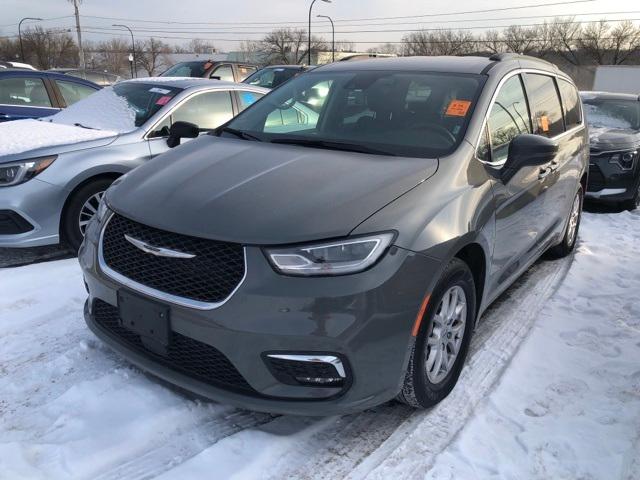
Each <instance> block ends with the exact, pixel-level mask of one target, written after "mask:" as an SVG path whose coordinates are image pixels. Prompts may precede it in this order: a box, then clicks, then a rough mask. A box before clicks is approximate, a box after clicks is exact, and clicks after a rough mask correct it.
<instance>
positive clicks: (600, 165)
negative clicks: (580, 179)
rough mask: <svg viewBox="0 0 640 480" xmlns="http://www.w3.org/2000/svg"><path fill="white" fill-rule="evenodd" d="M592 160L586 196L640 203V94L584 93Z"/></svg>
mask: <svg viewBox="0 0 640 480" xmlns="http://www.w3.org/2000/svg"><path fill="white" fill-rule="evenodd" d="M581 96H582V101H583V103H584V107H585V114H586V120H587V124H588V125H589V137H590V141H591V159H590V165H589V184H588V185H587V193H586V196H587V197H589V198H590V199H593V200H597V201H599V202H605V203H619V204H620V205H622V206H623V207H624V208H627V209H630V210H633V209H636V208H637V207H638V205H640V160H639V158H638V157H639V152H640V97H638V95H628V94H624V93H605V92H582V93H581Z"/></svg>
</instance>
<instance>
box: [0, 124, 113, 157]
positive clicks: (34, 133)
mask: <svg viewBox="0 0 640 480" xmlns="http://www.w3.org/2000/svg"><path fill="white" fill-rule="evenodd" d="M58 115H60V114H58ZM114 135H117V132H114V131H109V130H90V129H87V128H81V127H74V126H72V125H64V124H62V123H60V124H58V123H49V122H48V121H41V120H32V119H28V120H14V121H12V122H4V123H0V161H1V160H2V157H3V156H4V155H12V154H16V153H22V152H27V151H29V150H35V149H37V148H42V147H53V146H57V145H67V144H73V143H79V142H84V141H87V140H96V139H98V138H105V137H111V136H114Z"/></svg>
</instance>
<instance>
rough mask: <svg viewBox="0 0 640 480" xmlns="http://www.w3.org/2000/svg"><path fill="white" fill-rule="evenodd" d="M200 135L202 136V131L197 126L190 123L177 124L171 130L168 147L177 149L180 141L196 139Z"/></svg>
mask: <svg viewBox="0 0 640 480" xmlns="http://www.w3.org/2000/svg"><path fill="white" fill-rule="evenodd" d="M198 135H200V129H199V128H198V126H197V125H195V124H193V123H190V122H175V123H174V124H173V125H171V128H170V129H169V137H168V138H167V145H168V146H169V148H173V147H177V146H178V145H180V139H182V138H196V137H197V136H198Z"/></svg>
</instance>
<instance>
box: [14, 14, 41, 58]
mask: <svg viewBox="0 0 640 480" xmlns="http://www.w3.org/2000/svg"><path fill="white" fill-rule="evenodd" d="M25 20H37V21H39V22H40V21H42V19H41V18H36V17H24V18H23V19H22V20H20V23H18V38H19V39H20V57H21V58H22V63H25V61H24V47H23V46H22V31H21V30H20V27H22V22H24V21H25Z"/></svg>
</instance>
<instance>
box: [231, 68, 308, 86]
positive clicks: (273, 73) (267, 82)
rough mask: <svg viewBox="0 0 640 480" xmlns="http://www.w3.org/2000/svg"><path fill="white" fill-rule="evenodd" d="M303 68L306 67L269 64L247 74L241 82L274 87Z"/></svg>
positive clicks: (301, 71)
mask: <svg viewBox="0 0 640 480" xmlns="http://www.w3.org/2000/svg"><path fill="white" fill-rule="evenodd" d="M305 70H307V67H305V66H303V65H271V66H269V67H264V68H261V69H260V70H258V71H257V72H255V73H253V74H251V75H249V76H248V77H247V78H245V79H244V80H243V81H242V83H247V84H249V85H256V86H258V87H264V88H269V89H271V88H276V87H278V86H280V85H281V84H283V83H284V82H286V81H287V80H290V79H292V78H293V77H297V76H298V75H300V74H301V73H303V72H304V71H305Z"/></svg>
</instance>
